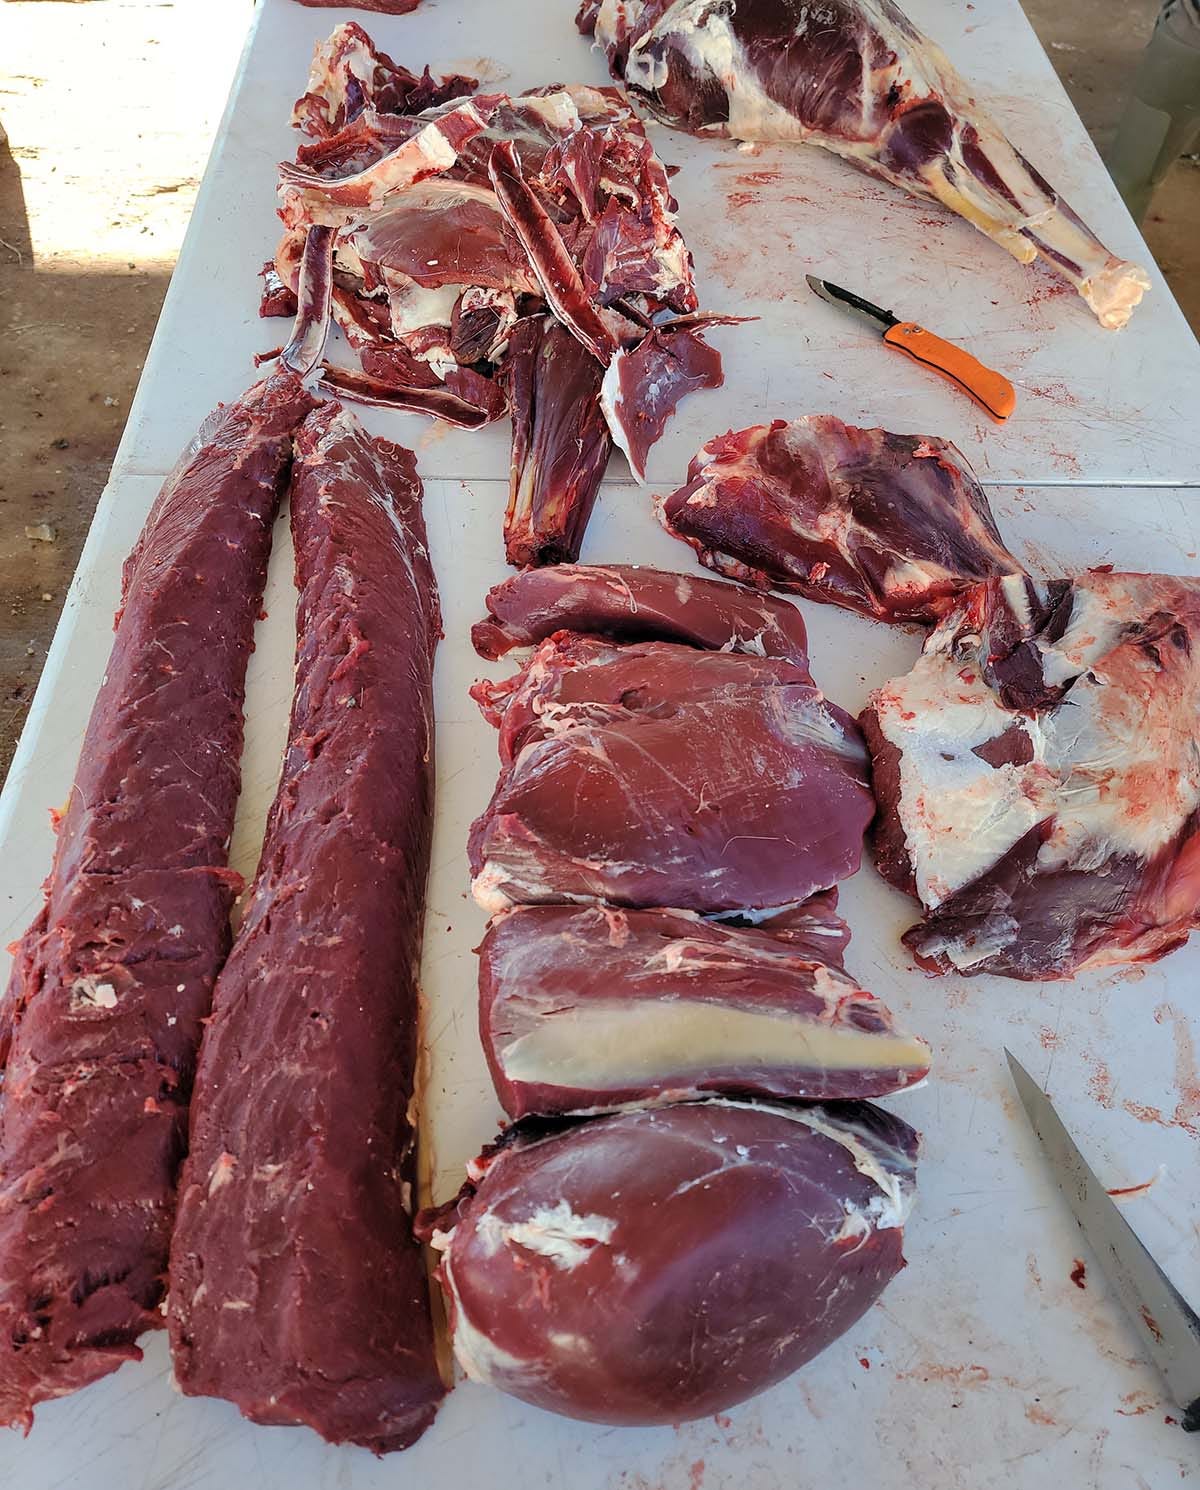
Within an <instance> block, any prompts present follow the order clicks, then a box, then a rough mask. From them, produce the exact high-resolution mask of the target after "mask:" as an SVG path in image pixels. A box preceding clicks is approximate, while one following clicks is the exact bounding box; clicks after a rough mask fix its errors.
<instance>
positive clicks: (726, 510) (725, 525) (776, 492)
mask: <svg viewBox="0 0 1200 1490" xmlns="http://www.w3.org/2000/svg"><path fill="white" fill-rule="evenodd" d="M658 511H659V516H660V518H661V520H662V524H663V526H664V527H665V528H666V530H667V532H668V533H671V534H672V535H673V536H674V537H676V538H682V539H683V540H684V541H685V542H686V543H690V544H691V546H692V547H693V548H694V549H695V550H696V553H697V555H698V556H699V559H700V562H701V563H702V564H705V565H707V566H708V568H709V569H715V570H716V571H717V573H718V574H723V575H725V576H726V577H727V578H729V579H737V580H741V581H743V582H744V583H746V584H750V585H755V586H757V587H758V588H760V589H777V590H793V591H796V592H797V593H798V594H801V595H806V596H808V597H810V598H811V599H813V600H824V601H828V602H830V603H831V604H833V605H842V606H845V607H846V608H847V609H848V610H856V611H860V612H861V613H862V614H863V615H866V616H872V617H875V618H876V619H879V620H886V621H934V620H936V619H937V618H938V617H939V616H942V615H944V614H945V613H946V611H947V610H949V609H950V608H951V607H952V606H953V604H954V600H955V597H956V596H957V595H958V594H959V593H961V591H962V590H964V589H966V588H968V587H969V586H970V585H972V584H975V583H976V582H978V581H979V580H982V579H987V578H989V577H990V576H991V575H993V574H1017V573H1020V572H1021V566H1020V565H1019V564H1018V563H1017V561H1016V559H1014V558H1013V556H1012V555H1011V554H1010V553H1009V552H1008V550H1007V549H1006V548H1005V546H1004V544H1003V542H1002V541H1001V539H1000V534H999V533H998V532H997V530H996V524H995V522H994V520H993V518H992V513H991V509H990V508H989V506H988V500H987V497H986V496H985V495H984V491H983V488H982V487H981V486H980V485H979V482H978V481H977V480H976V479H975V473H974V472H973V471H972V470H971V468H970V466H969V465H968V464H967V462H966V461H965V460H964V459H963V457H962V455H961V454H960V453H959V452H958V451H957V450H956V449H955V448H954V446H953V445H951V444H950V443H949V442H948V441H946V440H939V439H936V438H934V437H933V436H931V435H894V434H891V433H889V432H888V431H887V430H885V429H856V428H855V427H854V426H853V425H847V424H843V423H842V421H841V420H840V419H835V418H833V417H832V416H831V415H828V414H813V415H808V416H806V417H804V418H801V419H794V420H792V422H791V423H790V424H789V423H787V422H785V421H784V420H782V419H776V420H775V421H774V423H772V424H759V425H754V426H753V427H752V428H750V429H742V430H731V431H730V432H729V433H728V434H726V435H719V436H718V437H717V438H716V439H713V440H710V441H709V442H708V444H707V445H705V446H704V447H703V449H702V450H701V451H700V453H699V454H698V455H697V456H696V457H695V459H694V460H693V461H692V463H691V465H690V466H689V467H688V479H687V481H686V483H685V484H684V485H683V486H681V487H680V488H679V490H678V491H675V492H672V493H671V495H670V496H668V497H662V498H660V499H659V501H658Z"/></svg>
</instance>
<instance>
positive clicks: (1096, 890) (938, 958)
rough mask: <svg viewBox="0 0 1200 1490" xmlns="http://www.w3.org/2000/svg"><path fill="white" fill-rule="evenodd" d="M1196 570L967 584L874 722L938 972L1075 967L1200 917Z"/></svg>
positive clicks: (905, 860)
mask: <svg viewBox="0 0 1200 1490" xmlns="http://www.w3.org/2000/svg"><path fill="white" fill-rule="evenodd" d="M1198 637H1200V580H1196V579H1188V578H1173V577H1170V576H1165V575H1148V574H1113V573H1108V572H1105V571H1089V572H1088V573H1086V574H1083V575H1078V576H1076V577H1075V578H1073V579H1069V580H1067V579H1064V580H1049V581H1040V580H1039V581H1035V580H1032V579H1029V578H1020V577H1015V576H1013V577H1007V578H1002V579H994V580H989V581H988V582H986V583H985V584H982V585H980V586H978V587H977V588H976V589H974V590H972V591H969V592H967V593H966V594H965V595H964V596H963V597H962V599H961V601H960V604H959V607H958V608H957V609H956V610H955V611H953V612H951V614H949V615H948V616H947V617H946V618H945V619H944V620H943V621H942V622H941V624H940V625H939V626H938V627H937V628H936V630H935V631H934V632H933V633H932V634H931V635H930V637H929V639H928V641H927V643H926V646H925V650H924V652H923V654H922V656H921V658H920V659H919V660H918V662H917V664H916V665H915V667H914V668H913V670H912V672H911V673H909V674H908V675H907V676H905V677H902V678H897V679H894V680H893V681H891V682H890V683H888V684H886V685H885V686H884V687H883V688H881V689H878V690H877V691H876V692H875V693H874V694H873V695H872V698H871V701H870V704H869V706H868V709H867V711H866V712H865V714H864V715H863V719H862V724H863V728H864V731H865V733H866V736H867V740H868V743H869V745H870V748H871V753H872V756H873V759H874V768H875V770H874V774H875V789H876V794H877V796H878V798H879V804H880V813H879V818H878V821H877V824H876V827H875V831H874V850H875V857H876V862H877V864H878V865H879V868H880V870H881V872H882V873H883V874H884V876H885V877H886V878H888V879H889V880H891V881H892V883H894V884H896V885H898V886H899V887H900V888H902V889H905V890H907V891H908V892H909V893H911V894H914V895H916V897H917V898H918V899H919V900H920V901H921V904H922V905H923V906H924V908H925V912H926V914H925V918H924V920H923V921H922V922H921V923H920V924H919V925H918V926H915V927H913V929H912V930H911V931H909V932H908V933H907V934H906V936H905V944H906V945H907V946H908V947H909V948H910V949H911V950H912V951H913V952H914V954H915V955H916V957H917V960H918V962H919V963H920V964H921V965H922V966H923V967H925V968H926V969H928V970H929V971H931V972H949V971H953V970H956V969H957V970H959V971H966V972H972V973H999V974H1002V975H1004V976H1008V977H1015V978H1028V979H1043V978H1067V977H1071V976H1072V975H1074V974H1075V973H1077V972H1079V971H1081V970H1082V969H1084V968H1091V967H1106V966H1111V965H1113V964H1119V963H1129V962H1143V961H1151V960H1153V959H1155V958H1158V957H1161V956H1163V955H1165V953H1167V952H1169V951H1171V950H1172V948H1174V947H1176V946H1178V945H1179V944H1180V943H1182V942H1183V941H1185V940H1186V939H1187V936H1188V934H1189V932H1190V931H1191V930H1192V929H1193V927H1195V925H1196V924H1197V922H1198V920H1200V754H1198V752H1197V749H1196V719H1197V715H1198V712H1200V667H1198V666H1197V661H1196V652H1197V639H1198Z"/></svg>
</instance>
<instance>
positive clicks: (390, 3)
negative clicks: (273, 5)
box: [299, 0, 421, 16]
mask: <svg viewBox="0 0 1200 1490" xmlns="http://www.w3.org/2000/svg"><path fill="white" fill-rule="evenodd" d="M347 3H349V4H351V5H353V6H354V8H355V9H356V10H375V11H379V12H380V13H381V14H382V15H391V16H406V15H408V14H409V12H410V11H414V10H416V8H417V6H418V5H420V3H421V0H299V4H301V5H308V6H311V7H312V8H313V9H314V10H317V9H322V8H325V9H327V8H329V7H332V6H334V5H337V6H343V5H346V4H347Z"/></svg>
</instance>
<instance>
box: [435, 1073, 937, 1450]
mask: <svg viewBox="0 0 1200 1490" xmlns="http://www.w3.org/2000/svg"><path fill="white" fill-rule="evenodd" d="M917 1143H918V1139H917V1135H916V1134H915V1133H914V1132H913V1130H912V1129H911V1128H909V1127H908V1126H907V1125H906V1124H904V1123H902V1122H900V1121H899V1119H897V1118H894V1117H892V1116H890V1115H889V1114H888V1113H885V1112H882V1111H880V1110H879V1109H878V1108H875V1107H871V1106H869V1105H867V1104H865V1103H861V1104H860V1103H841V1104H838V1105H836V1106H834V1107H818V1106H809V1107H788V1108H785V1107H769V1106H756V1105H752V1104H750V1103H735V1102H730V1101H713V1102H695V1103H681V1104H678V1105H675V1106H670V1107H660V1108H642V1109H637V1110H634V1111H629V1112H622V1113H617V1114H614V1115H612V1116H609V1117H599V1118H595V1119H592V1120H591V1121H589V1122H585V1123H582V1124H578V1125H575V1126H572V1127H570V1128H567V1129H566V1130H565V1131H559V1132H553V1131H551V1132H550V1133H549V1135H548V1136H547V1135H546V1134H544V1133H543V1134H541V1135H539V1134H537V1133H534V1134H531V1135H530V1136H529V1137H526V1136H525V1135H524V1134H523V1133H522V1132H521V1130H520V1128H518V1129H516V1130H512V1132H511V1133H510V1136H509V1139H508V1141H507V1142H506V1143H501V1145H499V1146H498V1147H494V1148H493V1149H492V1150H491V1151H490V1153H488V1154H485V1155H484V1156H481V1159H480V1160H479V1161H477V1163H476V1164H475V1165H474V1166H473V1167H472V1168H473V1173H474V1175H475V1179H474V1180H473V1181H472V1182H471V1183H468V1184H467V1185H466V1186H465V1187H464V1189H463V1192H462V1194H461V1196H460V1198H459V1200H458V1201H457V1203H454V1202H452V1203H451V1204H450V1205H448V1206H445V1207H443V1208H442V1209H441V1210H440V1211H439V1212H433V1213H426V1214H425V1215H424V1216H423V1217H421V1218H420V1221H419V1225H420V1227H421V1229H422V1230H423V1231H424V1232H425V1233H426V1234H429V1235H431V1237H432V1240H433V1243H434V1245H435V1246H438V1247H440V1248H441V1249H442V1251H443V1259H442V1264H441V1268H440V1269H439V1277H440V1279H441V1282H442V1288H443V1290H444V1292H445V1294H446V1296H447V1299H448V1300H449V1304H450V1314H451V1326H452V1330H453V1337H454V1351H455V1354H456V1356H457V1357H458V1361H459V1364H460V1365H461V1366H462V1368H463V1370H464V1371H465V1372H466V1374H467V1375H468V1376H469V1377H470V1378H471V1379H472V1380H475V1381H481V1382H487V1383H490V1384H491V1385H492V1386H495V1387H498V1388H499V1389H500V1390H501V1391H505V1392H509V1393H511V1394H512V1395H513V1396H515V1397H519V1398H521V1399H522V1400H524V1401H526V1402H532V1403H534V1404H535V1405H536V1406H538V1407H544V1408H549V1409H550V1410H551V1411H553V1412H560V1413H564V1414H565V1415H566V1416H568V1417H574V1418H585V1419H588V1420H590V1421H592V1422H600V1423H618V1424H650V1423H678V1422H681V1421H683V1420H685V1419H689V1418H698V1417H703V1416H705V1415H707V1414H710V1413H715V1412H720V1411H723V1410H724V1409H726V1408H728V1407H731V1406H733V1405H734V1404H735V1403H737V1402H741V1401H744V1400H745V1399H746V1398H747V1397H752V1396H754V1395H755V1394H756V1393H758V1392H761V1391H764V1390H765V1389H766V1388H767V1387H769V1386H772V1385H773V1384H774V1383H775V1382H777V1381H781V1380H782V1379H783V1378H784V1377H785V1376H787V1375H789V1374H790V1373H791V1372H792V1371H795V1370H796V1369H797V1367H799V1366H802V1365H803V1364H804V1363H805V1362H806V1361H808V1360H811V1359H812V1357H813V1356H815V1355H816V1354H817V1353H818V1352H819V1351H821V1350H824V1349H825V1347H826V1346H827V1345H829V1344H830V1343H831V1342H832V1341H834V1340H836V1339H837V1337H838V1336H839V1335H841V1334H842V1333H844V1331H846V1330H848V1329H849V1328H850V1327H851V1326H852V1325H853V1324H854V1323H855V1322H856V1321H857V1320H859V1319H860V1318H861V1317H862V1316H863V1314H864V1313H865V1312H866V1311H867V1309H869V1308H870V1306H871V1305H872V1304H873V1303H874V1302H875V1300H876V1299H877V1298H878V1297H879V1295H880V1294H881V1293H882V1292H883V1290H884V1288H885V1287H886V1286H887V1284H888V1283H889V1282H890V1281H891V1279H892V1278H893V1277H894V1276H895V1274H896V1273H897V1272H898V1271H899V1270H900V1268H901V1267H903V1265H904V1259H903V1256H902V1253H901V1244H902V1241H903V1228H904V1222H905V1220H906V1218H907V1215H908V1210H909V1207H910V1205H911V1201H912V1191H913V1180H914V1172H915V1161H916V1154H917Z"/></svg>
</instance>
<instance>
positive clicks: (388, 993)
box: [170, 405, 444, 1453]
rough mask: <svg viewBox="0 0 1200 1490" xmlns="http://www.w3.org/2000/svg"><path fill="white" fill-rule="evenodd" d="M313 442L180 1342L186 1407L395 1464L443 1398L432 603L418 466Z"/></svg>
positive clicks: (180, 1305) (349, 432) (205, 1074)
mask: <svg viewBox="0 0 1200 1490" xmlns="http://www.w3.org/2000/svg"><path fill="white" fill-rule="evenodd" d="M297 448H298V459H297V466H296V470H295V474H294V477H293V480H292V491H291V507H292V531H293V534H294V537H295V544H296V573H297V581H298V584H299V587H300V598H299V605H298V609H297V636H298V642H297V656H296V692H295V697H294V700H293V704H292V718H291V726H290V731H289V736H288V746H287V752H286V755H285V758H284V763H283V772H282V776H281V779H280V784H279V789H278V792H277V794H276V797H275V801H274V804H273V806H272V808H271V813H270V817H269V819H268V822H267V830H266V837H265V841H264V844H263V850H262V857H261V859H260V861H259V868H258V874H257V877H256V879H255V882H254V886H253V888H252V891H251V893H250V896H249V904H248V908H247V912H246V918H245V920H244V922H243V923H242V927H241V930H240V931H239V933H238V937H237V940H236V942H235V943H234V947H233V951H232V953H231V955H230V959H229V961H228V963H227V964H226V968H225V971H224V973H223V975H222V977H221V978H220V980H219V981H218V984H217V989H216V993H215V996H214V1001H213V1018H212V1023H211V1025H210V1026H209V1029H208V1032H207V1034H206V1035H205V1039H204V1047H203V1050H202V1053H201V1058H200V1066H199V1071H198V1073H197V1078H196V1098H195V1106H194V1111H193V1122H192V1132H191V1154H190V1156H189V1158H188V1161H187V1166H186V1168H185V1170H184V1176H183V1182H182V1184H181V1187H180V1208H179V1220H178V1224H177V1226H176V1229H175V1236H174V1240H173V1243H172V1250H171V1295H170V1329H171V1346H172V1352H173V1355H174V1359H175V1372H176V1376H177V1379H178V1381H179V1384H180V1386H181V1388H182V1389H183V1391H184V1392H185V1393H187V1394H188V1395H191V1396H200V1395H208V1396H220V1397H226V1398H228V1399H230V1400H231V1401H233V1402H234V1403H236V1405H237V1406H238V1407H239V1408H240V1409H241V1411H242V1412H243V1413H244V1414H245V1415H246V1416H247V1417H249V1418H252V1419H253V1420H254V1421H256V1422H262V1423H305V1424H307V1425H309V1426H310V1427H312V1428H315V1429H316V1431H317V1432H318V1433H320V1434H321V1435H322V1436H323V1437H324V1438H326V1439H328V1440H329V1441H330V1442H333V1443H345V1442H352V1443H358V1444H362V1445H365V1446H366V1447H367V1448H371V1449H373V1450H375V1452H376V1453H384V1452H387V1451H389V1450H392V1449H399V1448H404V1447H406V1446H407V1445H408V1444H410V1443H412V1442H413V1441H414V1440H415V1439H416V1438H418V1437H419V1436H420V1434H421V1433H423V1432H424V1430H425V1429H426V1428H427V1427H428V1426H429V1424H430V1422H431V1421H432V1420H433V1416H434V1412H435V1410H436V1408H437V1404H438V1402H439V1401H440V1399H441V1397H442V1395H443V1392H444V1388H443V1385H442V1382H441V1379H440V1377H439V1374H438V1370H437V1366H436V1363H435V1359H434V1348H433V1329H432V1324H431V1320H430V1314H429V1300H428V1292H427V1285H426V1277H425V1268H424V1264H423V1261H422V1257H421V1252H420V1249H419V1248H418V1247H417V1246H416V1245H415V1243H414V1242H413V1240H412V1236H411V1222H410V1218H411V1214H412V1196H413V1192H414V1188H415V1183H416V1155H415V1132H414V1129H413V1106H412V1104H413V1091H414V1080H415V1069H416V1060H417V1022H418V1007H417V1004H418V994H417V969H418V960H419V955H420V944H421V932H422V922H423V908H424V895H425V879H426V874H427V871H428V866H429V846H430V830H431V825H432V807H433V700H432V669H433V653H434V648H435V645H436V641H437V637H438V634H439V617H438V605H437V592H436V588H435V584H434V578H433V572H432V570H431V568H430V564H429V558H428V554H427V552H426V544H425V528H424V520H423V518H422V515H421V485H420V482H419V480H418V479H417V475H416V462H415V460H414V458H413V456H412V454H411V453H410V452H409V451H407V450H402V449H401V448H400V447H399V446H396V445H393V444H391V443H390V442H388V441H386V440H372V439H370V438H368V437H367V436H366V435H365V434H364V433H363V431H362V430H361V429H360V428H359V427H358V426H357V425H356V424H355V422H354V421H353V420H352V419H351V418H350V417H349V416H348V415H347V414H345V413H343V412H341V411H340V410H339V409H338V407H337V406H336V405H326V406H325V407H324V408H322V409H321V410H320V411H319V412H318V413H316V414H313V415H312V416H311V417H310V418H309V419H308V420H306V422H305V424H304V425H303V427H302V428H301V430H300V433H299V436H298V438H297Z"/></svg>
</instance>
